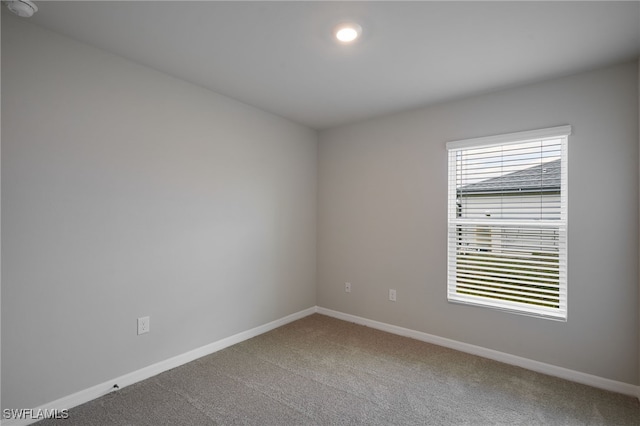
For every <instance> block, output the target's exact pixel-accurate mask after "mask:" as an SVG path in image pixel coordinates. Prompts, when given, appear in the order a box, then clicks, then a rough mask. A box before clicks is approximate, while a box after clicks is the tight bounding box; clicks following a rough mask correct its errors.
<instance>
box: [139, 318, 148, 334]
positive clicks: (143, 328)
mask: <svg viewBox="0 0 640 426" xmlns="http://www.w3.org/2000/svg"><path fill="white" fill-rule="evenodd" d="M149 329H150V324H149V317H141V318H138V334H144V333H148V332H149Z"/></svg>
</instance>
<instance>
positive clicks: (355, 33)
mask: <svg viewBox="0 0 640 426" xmlns="http://www.w3.org/2000/svg"><path fill="white" fill-rule="evenodd" d="M361 33H362V27H361V26H360V25H358V24H356V23H355V22H345V23H342V24H340V25H336V26H335V27H334V28H333V35H334V36H335V38H336V40H338V41H339V42H340V43H352V42H354V41H355V40H356V39H357V38H358V37H360V34H361Z"/></svg>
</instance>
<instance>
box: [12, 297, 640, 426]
mask: <svg viewBox="0 0 640 426" xmlns="http://www.w3.org/2000/svg"><path fill="white" fill-rule="evenodd" d="M316 312H317V313H319V314H323V315H327V316H330V317H333V318H337V319H341V320H344V321H349V322H353V323H356V324H360V325H365V326H367V327H371V328H375V329H378V330H382V331H386V332H389V333H393V334H397V335H400V336H405V337H410V338H412V339H416V340H420V341H423V342H427V343H433V344H435V345H439V346H444V347H447V348H451V349H455V350H458V351H461V352H466V353H469V354H473V355H478V356H481V357H484V358H488V359H493V360H495V361H500V362H504V363H505V364H510V365H515V366H518V367H522V368H526V369H528V370H532V371H536V372H538V373H543V374H548V375H550V376H555V377H559V378H562V379H566V380H570V381H573V382H576V383H582V384H585V385H589V386H593V387H596V388H600V389H604V390H608V391H612V392H618V393H621V394H625V395H631V396H635V397H637V398H638V399H640V386H635V385H631V384H628V383H623V382H618V381H615V380H610V379H606V378H603V377H598V376H594V375H591V374H587V373H581V372H579V371H574V370H569V369H567V368H563V367H557V366H555V365H551V364H545V363H543V362H538V361H533V360H530V359H527V358H522V357H519V356H515V355H510V354H507V353H504V352H498V351H494V350H492V349H487V348H483V347H481V346H475V345H470V344H468V343H462V342H458V341H455V340H451V339H446V338H443V337H439V336H434V335H432V334H428V333H423V332H421V331H416V330H411V329H408V328H403V327H398V326H395V325H391V324H386V323H383V322H379V321H374V320H370V319H366V318H362V317H358V316H355V315H350V314H345V313H342V312H338V311H333V310H331V309H326V308H322V307H318V306H314V307H312V308H308V309H305V310H302V311H300V312H296V313H294V314H291V315H288V316H286V317H283V318H280V319H278V320H275V321H272V322H270V323H267V324H264V325H261V326H258V327H255V328H252V329H250V330H247V331H243V332H241V333H238V334H234V335H233V336H230V337H227V338H224V339H222V340H218V341H217V342H213V343H210V344H208V345H205V346H202V347H200V348H197V349H194V350H192V351H189V352H185V353H184V354H181V355H177V356H175V357H173V358H169V359H167V360H164V361H161V362H158V363H156V364H152V365H149V366H147V367H144V368H141V369H140V370H137V371H133V372H131V373H128V374H125V375H123V376H120V377H116V378H115V379H112V380H108V381H106V382H103V383H101V384H98V385H95V386H92V387H90V388H87V389H84V390H82V391H79V392H76V393H74V394H72V395H68V396H65V397H62V398H60V399H57V400H55V401H52V402H49V403H46V404H43V405H41V406H39V407H37V408H34V409H33V410H32V411H33V412H34V413H38V412H51V410H56V409H57V410H63V409H70V408H73V407H76V406H78V405H81V404H84V403H86V402H89V401H92V400H94V399H96V398H99V397H101V396H103V395H106V394H108V393H110V392H112V391H113V385H114V384H117V385H118V386H119V388H120V389H122V388H124V387H126V386H129V385H132V384H134V383H137V382H139V381H142V380H145V379H148V378H150V377H153V376H155V375H157V374H160V373H162V372H164V371H167V370H170V369H172V368H175V367H179V366H181V365H183V364H186V363H188V362H191V361H194V360H196V359H198V358H201V357H203V356H206V355H209V354H212V353H214V352H217V351H219V350H221V349H224V348H227V347H229V346H232V345H235V344H236V343H240V342H243V341H245V340H247V339H250V338H252V337H256V336H258V335H260V334H263V333H266V332H268V331H271V330H273V329H276V328H278V327H281V326H283V325H285V324H288V323H290V322H293V321H296V320H298V319H300V318H304V317H306V316H308V315H311V314H313V313H316ZM38 420H40V419H8V420H3V421H2V426H5V425H6V426H18V425H29V424H32V423H35V422H36V421H38Z"/></svg>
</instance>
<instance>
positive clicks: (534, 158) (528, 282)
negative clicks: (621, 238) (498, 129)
mask: <svg viewBox="0 0 640 426" xmlns="http://www.w3.org/2000/svg"><path fill="white" fill-rule="evenodd" d="M570 134H571V126H561V127H554V128H550V129H542V130H534V131H529V132H521V133H512V134H508V135H499V136H492V137H486V138H478V139H470V140H463V141H455V142H449V143H447V150H448V151H449V179H448V181H449V192H448V201H449V207H448V211H449V220H448V224H449V225H448V240H449V242H448V279H447V280H448V289H447V297H448V300H449V301H451V302H457V303H466V304H472V305H481V306H488V307H492V308H496V309H503V310H507V311H512V312H516V313H521V314H526V315H534V316H540V317H546V318H551V319H558V320H566V318H567V138H568V136H569V135H570Z"/></svg>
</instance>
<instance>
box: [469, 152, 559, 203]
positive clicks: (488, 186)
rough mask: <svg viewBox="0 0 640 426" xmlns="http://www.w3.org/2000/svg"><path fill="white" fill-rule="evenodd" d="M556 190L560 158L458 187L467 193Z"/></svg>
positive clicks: (557, 187)
mask: <svg viewBox="0 0 640 426" xmlns="http://www.w3.org/2000/svg"><path fill="white" fill-rule="evenodd" d="M558 191H560V160H555V161H549V162H547V163H543V164H540V165H537V166H534V167H530V168H528V169H524V170H518V171H516V172H512V173H508V174H506V175H502V176H498V177H495V178H491V179H486V180H483V181H481V182H476V183H471V184H469V185H465V186H463V187H461V188H458V192H462V193H465V194H469V195H480V194H495V193H505V192H537V193H540V192H558Z"/></svg>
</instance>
